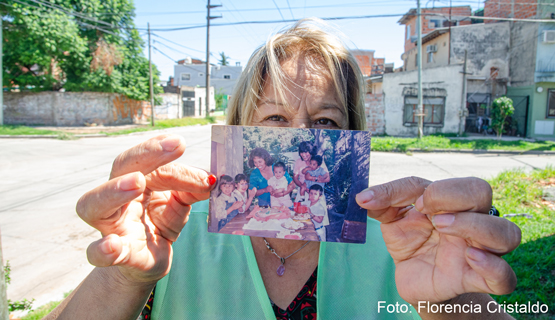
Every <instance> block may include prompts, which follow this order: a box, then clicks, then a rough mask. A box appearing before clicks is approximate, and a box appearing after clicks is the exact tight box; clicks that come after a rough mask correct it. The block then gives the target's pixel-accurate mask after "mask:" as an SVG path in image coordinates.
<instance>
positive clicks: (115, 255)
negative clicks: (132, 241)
mask: <svg viewBox="0 0 555 320" xmlns="http://www.w3.org/2000/svg"><path fill="white" fill-rule="evenodd" d="M129 252H130V250H129V244H128V243H127V242H126V240H125V239H124V238H120V237H119V236H117V235H115V234H110V235H107V236H105V237H104V238H102V239H100V240H97V241H95V242H93V243H91V244H90V245H89V247H88V248H87V259H88V260H89V263H90V264H92V265H93V266H97V267H108V266H112V265H116V264H118V263H120V262H121V261H122V260H124V259H125V258H126V257H127V255H129Z"/></svg>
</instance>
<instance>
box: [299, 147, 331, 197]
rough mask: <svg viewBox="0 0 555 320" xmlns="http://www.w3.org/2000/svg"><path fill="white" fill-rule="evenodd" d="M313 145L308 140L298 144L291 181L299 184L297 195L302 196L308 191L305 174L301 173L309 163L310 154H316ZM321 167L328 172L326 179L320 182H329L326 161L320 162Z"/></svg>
mask: <svg viewBox="0 0 555 320" xmlns="http://www.w3.org/2000/svg"><path fill="white" fill-rule="evenodd" d="M314 149H315V148H314V146H313V145H312V143H310V142H309V141H303V142H301V143H300V144H299V159H297V160H296V161H295V166H294V168H293V181H295V184H296V185H297V186H299V196H304V195H305V193H306V192H308V187H307V185H306V182H305V180H306V179H305V176H306V174H304V173H302V171H303V169H304V168H306V167H307V166H309V165H310V160H311V159H312V156H314V155H316V152H315V150H314ZM322 168H323V169H324V170H325V171H326V172H328V177H327V178H328V179H327V180H325V181H322V182H329V171H328V168H327V167H326V163H325V162H322Z"/></svg>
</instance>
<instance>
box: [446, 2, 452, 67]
mask: <svg viewBox="0 0 555 320" xmlns="http://www.w3.org/2000/svg"><path fill="white" fill-rule="evenodd" d="M451 8H452V6H451V0H449V54H448V55H447V64H448V65H449V64H451Z"/></svg>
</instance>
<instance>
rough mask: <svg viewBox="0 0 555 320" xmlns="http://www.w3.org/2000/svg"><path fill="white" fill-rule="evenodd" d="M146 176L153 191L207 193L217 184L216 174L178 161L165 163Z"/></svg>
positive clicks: (147, 182)
mask: <svg viewBox="0 0 555 320" xmlns="http://www.w3.org/2000/svg"><path fill="white" fill-rule="evenodd" d="M145 178H146V184H147V186H148V188H149V189H150V190H152V191H166V190H176V191H183V192H190V193H207V192H210V191H211V190H212V188H213V187H215V186H216V182H217V179H216V176H214V175H213V174H210V173H208V172H206V171H205V170H202V169H199V168H195V167H189V166H185V165H182V164H177V163H168V164H166V165H163V166H161V167H159V168H157V169H155V170H154V171H152V172H151V173H149V174H148V175H146V177H145ZM185 203H187V202H185Z"/></svg>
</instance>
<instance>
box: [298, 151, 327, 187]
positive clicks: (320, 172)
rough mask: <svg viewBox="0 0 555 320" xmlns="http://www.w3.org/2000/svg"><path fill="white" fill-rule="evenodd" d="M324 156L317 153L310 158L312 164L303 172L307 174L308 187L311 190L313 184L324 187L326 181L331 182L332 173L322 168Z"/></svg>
mask: <svg viewBox="0 0 555 320" xmlns="http://www.w3.org/2000/svg"><path fill="white" fill-rule="evenodd" d="M322 161H323V159H322V156H319V155H315V156H313V157H312V159H310V164H309V165H308V166H306V168H304V169H303V170H302V171H301V172H302V173H303V174H304V175H305V182H306V187H307V188H308V189H309V190H310V187H312V186H313V185H319V186H320V187H322V189H323V188H324V186H325V184H326V182H330V174H329V173H328V172H327V171H326V170H325V169H324V168H322Z"/></svg>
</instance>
